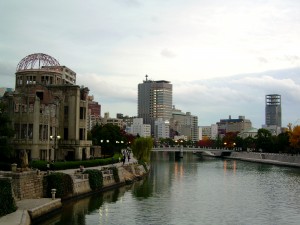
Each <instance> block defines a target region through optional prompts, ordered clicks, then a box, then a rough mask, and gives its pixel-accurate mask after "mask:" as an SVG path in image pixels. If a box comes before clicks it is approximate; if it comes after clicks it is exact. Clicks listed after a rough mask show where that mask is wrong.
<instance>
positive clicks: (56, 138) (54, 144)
mask: <svg viewBox="0 0 300 225" xmlns="http://www.w3.org/2000/svg"><path fill="white" fill-rule="evenodd" d="M59 139H60V135H56V136H53V135H51V136H50V140H51V141H53V146H52V148H53V149H54V161H56V160H57V152H56V151H57V150H58V141H59Z"/></svg>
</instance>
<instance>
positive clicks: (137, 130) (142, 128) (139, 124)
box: [127, 118, 151, 137]
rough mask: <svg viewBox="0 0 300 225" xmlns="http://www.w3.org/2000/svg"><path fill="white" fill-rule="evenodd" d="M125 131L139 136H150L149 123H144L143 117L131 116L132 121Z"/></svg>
mask: <svg viewBox="0 0 300 225" xmlns="http://www.w3.org/2000/svg"><path fill="white" fill-rule="evenodd" d="M127 132H128V133H130V134H132V135H134V136H140V137H151V125H150V124H144V123H143V118H133V123H132V125H131V126H129V127H128V129H127Z"/></svg>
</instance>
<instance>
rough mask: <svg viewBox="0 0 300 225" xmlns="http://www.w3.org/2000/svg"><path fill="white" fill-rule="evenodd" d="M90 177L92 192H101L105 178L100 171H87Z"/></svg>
mask: <svg viewBox="0 0 300 225" xmlns="http://www.w3.org/2000/svg"><path fill="white" fill-rule="evenodd" d="M83 173H86V174H88V175H89V183H90V187H91V189H92V190H99V189H101V188H102V186H103V176H102V173H101V171H100V170H85V171H84V172H83Z"/></svg>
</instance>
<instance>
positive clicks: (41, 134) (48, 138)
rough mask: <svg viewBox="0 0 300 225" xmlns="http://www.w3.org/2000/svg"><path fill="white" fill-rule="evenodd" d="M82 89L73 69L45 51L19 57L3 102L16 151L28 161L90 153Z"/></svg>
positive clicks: (76, 157) (74, 157)
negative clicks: (10, 124) (24, 152)
mask: <svg viewBox="0 0 300 225" xmlns="http://www.w3.org/2000/svg"><path fill="white" fill-rule="evenodd" d="M88 93H89V89H88V88H87V87H80V86H78V85H76V73H75V72H74V71H72V70H71V69H69V68H68V67H66V66H61V65H60V64H59V62H58V61H57V60H56V59H55V58H53V57H51V56H49V55H46V54H42V53H36V54H31V55H28V56H26V57H25V58H23V59H22V60H21V61H20V62H19V64H18V65H17V69H16V83H15V91H14V92H11V93H7V94H6V95H5V96H4V98H3V100H4V101H6V102H7V103H8V110H9V114H10V117H11V121H12V123H13V126H14V129H15V133H16V134H15V139H14V148H15V150H16V152H17V153H18V152H21V151H23V150H26V152H27V154H28V157H29V160H39V159H40V160H47V161H53V160H55V161H57V160H81V159H86V158H88V157H89V156H90V147H91V145H92V142H91V141H88V140H87V112H88V99H87V97H88Z"/></svg>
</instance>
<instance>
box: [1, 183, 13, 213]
mask: <svg viewBox="0 0 300 225" xmlns="http://www.w3.org/2000/svg"><path fill="white" fill-rule="evenodd" d="M0 189H1V192H0V202H1V204H0V217H1V216H4V215H6V214H9V213H12V212H14V211H16V210H17V207H16V204H15V201H14V198H13V195H12V189H11V182H10V180H9V179H1V180H0Z"/></svg>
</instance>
